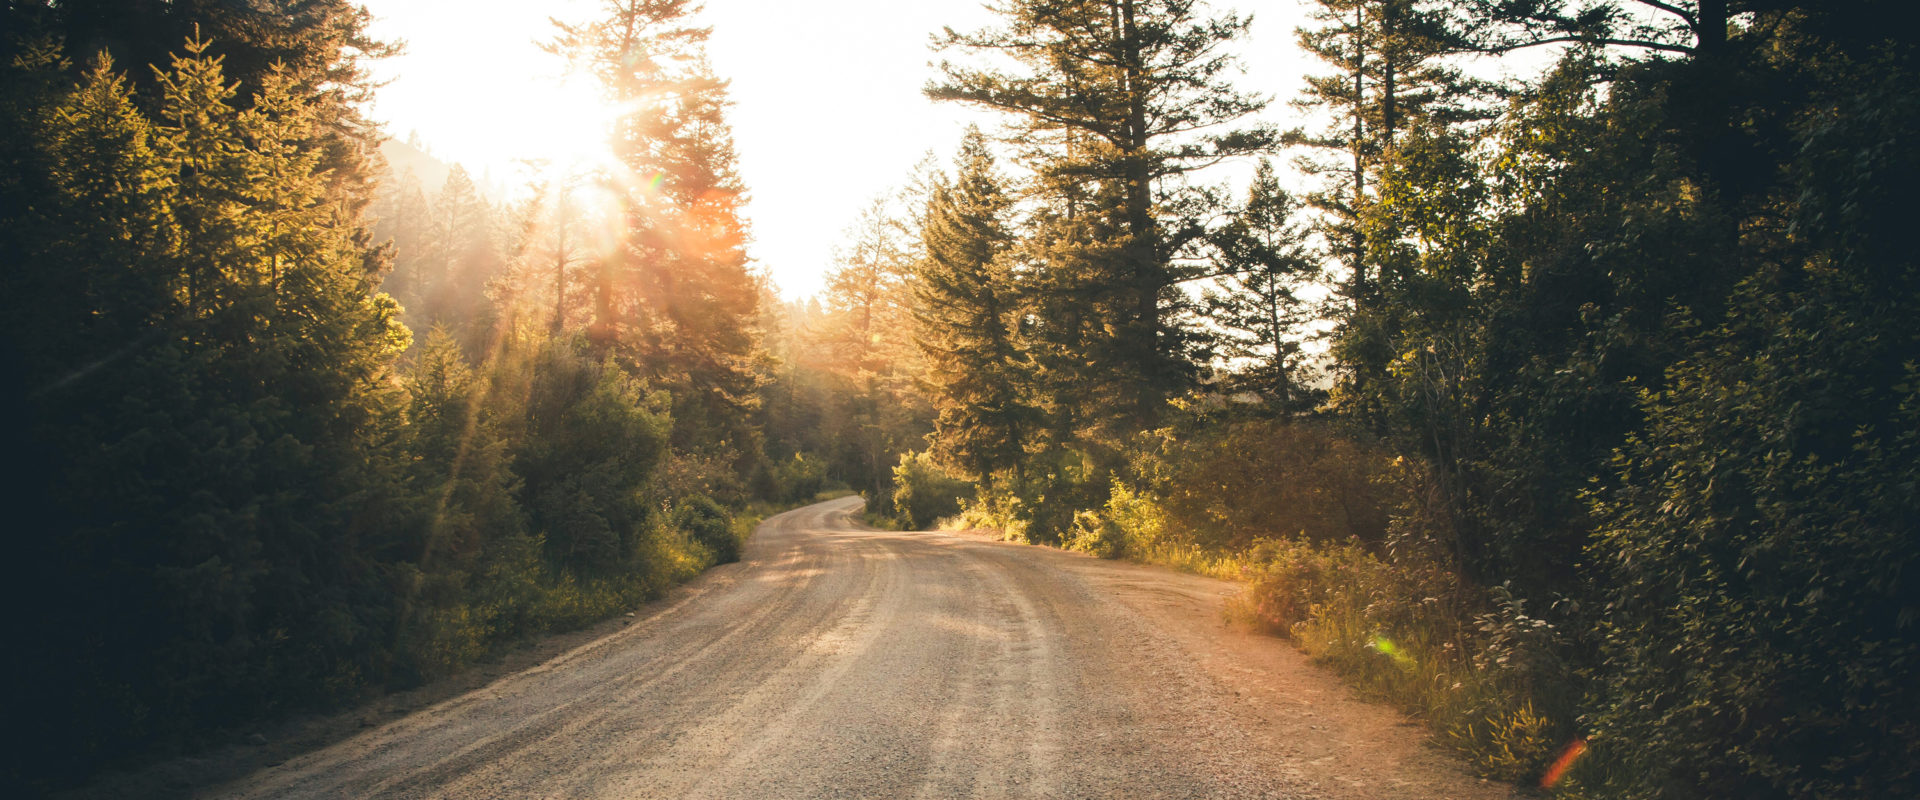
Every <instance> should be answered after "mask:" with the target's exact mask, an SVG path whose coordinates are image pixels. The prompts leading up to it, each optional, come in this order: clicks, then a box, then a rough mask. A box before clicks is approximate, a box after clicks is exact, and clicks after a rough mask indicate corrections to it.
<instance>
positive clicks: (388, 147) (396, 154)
mask: <svg viewBox="0 0 1920 800" xmlns="http://www.w3.org/2000/svg"><path fill="white" fill-rule="evenodd" d="M380 155H382V156H384V157H385V158H386V160H387V174H386V175H385V176H382V178H383V180H382V182H383V183H384V182H386V180H388V179H392V178H397V177H399V176H401V175H405V174H406V173H407V172H408V171H409V170H411V171H412V172H413V175H414V177H415V178H418V179H420V185H421V186H422V187H425V188H427V190H428V191H432V190H433V189H437V188H439V187H440V185H441V184H443V183H446V182H447V175H448V174H449V173H451V172H453V165H452V164H448V163H447V162H444V161H441V160H440V159H438V158H434V157H433V154H431V153H428V152H427V151H426V150H424V149H422V148H421V147H420V146H419V144H417V143H416V142H414V141H401V140H399V139H388V140H386V141H385V142H382V143H381V144H380Z"/></svg>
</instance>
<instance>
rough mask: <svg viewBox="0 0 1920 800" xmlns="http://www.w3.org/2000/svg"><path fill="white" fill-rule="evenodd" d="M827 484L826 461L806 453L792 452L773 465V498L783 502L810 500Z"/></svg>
mask: <svg viewBox="0 0 1920 800" xmlns="http://www.w3.org/2000/svg"><path fill="white" fill-rule="evenodd" d="M826 485H827V462H826V461H824V460H822V459H820V458H818V457H815V456H810V455H807V454H806V453H794V454H793V458H791V459H788V460H786V461H783V462H781V463H779V464H778V465H775V466H774V467H773V491H774V497H773V499H775V500H778V501H780V502H783V503H802V502H806V501H808V500H812V499H813V498H814V496H815V495H818V494H820V490H822V489H824V488H826Z"/></svg>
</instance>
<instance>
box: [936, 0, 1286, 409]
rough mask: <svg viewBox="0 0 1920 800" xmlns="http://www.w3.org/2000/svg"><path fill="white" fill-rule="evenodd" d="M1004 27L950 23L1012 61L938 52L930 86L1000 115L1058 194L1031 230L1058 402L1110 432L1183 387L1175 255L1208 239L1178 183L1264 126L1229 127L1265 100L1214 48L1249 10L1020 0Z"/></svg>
mask: <svg viewBox="0 0 1920 800" xmlns="http://www.w3.org/2000/svg"><path fill="white" fill-rule="evenodd" d="M1001 10H1002V12H1003V13H1004V15H1005V16H1006V17H1007V24H1006V27H1004V28H998V29H989V30H984V31H980V32H977V33H971V34H960V33H955V32H952V31H948V33H947V34H946V35H945V36H944V37H943V38H942V39H941V41H940V43H939V45H940V47H942V48H943V49H947V50H962V51H969V52H972V53H983V54H1000V55H1004V56H1005V57H1010V58H1011V59H1012V60H1013V61H1014V62H1015V66H1014V68H1013V69H999V68H994V67H984V68H979V67H972V66H964V65H958V64H954V63H950V62H949V63H943V64H942V66H941V68H942V70H943V71H944V72H945V75H946V77H945V80H944V82H941V83H937V84H934V85H930V86H929V87H928V89H927V92H928V94H929V96H931V97H933V98H935V99H940V100H952V101H959V102H966V103H970V104H974V105H978V106H982V107H985V108H989V109H993V110H997V111H1001V112H1004V113H1005V114H1007V115H1008V116H1009V117H1010V118H1011V127H1012V129H1013V131H1014V137H1013V138H1016V139H1018V140H1019V141H1022V142H1025V143H1026V144H1027V145H1028V147H1029V148H1030V150H1029V152H1028V154H1027V160H1028V162H1029V165H1030V166H1031V167H1032V169H1033V170H1034V171H1035V173H1036V174H1037V179H1038V183H1039V185H1040V186H1041V187H1043V192H1044V194H1045V196H1046V199H1047V201H1048V202H1049V203H1050V204H1051V205H1052V206H1053V208H1052V209H1051V210H1050V213H1048V214H1047V215H1044V216H1043V217H1042V219H1041V222H1042V223H1043V225H1044V226H1046V228H1047V230H1043V231H1042V232H1041V233H1040V236H1039V237H1038V238H1037V239H1036V244H1037V245H1038V249H1037V250H1036V251H1035V255H1034V258H1035V260H1036V265H1035V271H1036V276H1035V277H1036V291H1037V292H1038V293H1039V294H1040V295H1041V296H1043V297H1047V298H1053V299H1054V300H1056V301H1057V302H1058V303H1059V304H1060V305H1061V306H1062V307H1060V308H1043V309H1039V318H1040V319H1041V320H1043V321H1044V328H1045V330H1043V331H1042V332H1041V333H1040V334H1039V335H1040V336H1041V337H1042V338H1043V339H1044V340H1045V341H1046V346H1045V348H1044V350H1043V352H1042V353H1041V355H1042V357H1043V360H1046V361H1048V362H1050V363H1049V364H1048V365H1047V370H1048V371H1047V373H1046V374H1049V375H1051V376H1053V378H1052V380H1053V382H1054V383H1055V385H1056V386H1057V387H1058V389H1059V391H1060V392H1061V393H1062V399H1061V400H1060V405H1063V406H1073V407H1076V408H1079V409H1081V410H1082V411H1083V412H1084V414H1085V417H1086V422H1087V423H1088V425H1089V426H1090V428H1089V430H1104V431H1105V433H1101V434H1097V436H1099V437H1100V438H1105V439H1108V440H1110V441H1118V440H1119V439H1120V438H1121V437H1123V436H1124V433H1123V432H1124V431H1126V430H1139V429H1141V428H1143V427H1147V426H1150V425H1152V424H1153V423H1154V421H1155V420H1157V419H1159V418H1160V416H1161V414H1162V412H1163V407H1164V405H1165V400H1166V398H1167V397H1169V396H1170V395H1172V394H1176V393H1179V392H1181V391H1183V390H1185V389H1186V388H1188V387H1189V386H1190V385H1191V383H1192V380H1193V378H1194V375H1195V372H1196V364H1195V361H1196V357H1197V355H1198V353H1197V344H1198V342H1197V340H1196V336H1195V334H1194V331H1193V330H1192V329H1191V326H1190V323H1189V321H1188V320H1187V319H1186V317H1187V316H1188V312H1189V311H1190V310H1191V303H1190V299H1189V297H1188V295H1187V294H1186V293H1185V292H1184V291H1183V290H1181V289H1180V288H1179V287H1180V284H1181V283H1182V282H1183V281H1185V280H1186V279H1187V278H1189V277H1191V276H1190V275H1189V274H1188V272H1189V271H1188V270H1187V269H1184V268H1183V267H1182V266H1181V265H1180V264H1179V263H1178V262H1177V261H1176V257H1177V256H1179V255H1180V254H1181V253H1183V252H1185V251H1186V249H1187V248H1188V247H1189V246H1190V245H1191V244H1193V243H1194V242H1195V241H1196V240H1197V239H1198V238H1199V237H1200V236H1201V235H1202V229H1203V226H1202V225H1200V224H1199V222H1198V221H1197V219H1195V217H1194V214H1195V213H1197V211H1198V208H1197V204H1196V203H1193V202H1192V200H1193V197H1192V195H1191V194H1188V193H1184V192H1183V190H1182V188H1181V187H1182V186H1184V185H1185V183H1184V181H1183V180H1182V179H1183V178H1184V177H1185V176H1188V175H1189V174H1190V173H1192V172H1194V171H1195V170H1197V169H1200V168H1203V167H1205V166H1207V165H1209V164H1212V163H1215V162H1217V161H1219V160H1220V159H1223V158H1229V157H1233V156H1239V155H1245V154H1249V153H1254V152H1258V151H1260V150H1262V149H1264V148H1265V147H1267V146H1268V144H1269V142H1270V139H1271V137H1270V136H1269V134H1268V132H1266V131H1265V130H1263V129H1259V128H1245V127H1233V126H1234V125H1235V124H1236V123H1238V122H1239V121H1241V120H1242V119H1243V118H1245V117H1246V116H1247V115H1249V114H1251V113H1253V112H1255V111H1258V110H1259V109H1260V108H1262V107H1263V106H1264V101H1263V100H1261V99H1260V98H1257V97H1254V96H1252V95H1249V94H1246V93H1243V92H1239V91H1236V90H1235V89H1234V88H1233V87H1232V86H1231V85H1230V83H1229V82H1228V78H1227V75H1228V73H1229V71H1230V70H1231V69H1232V67H1233V66H1234V65H1235V62H1234V60H1233V59H1232V58H1231V57H1230V56H1228V55H1226V54H1224V53H1223V52H1222V45H1224V44H1225V43H1227V42H1229V41H1232V40H1233V39H1235V38H1237V37H1239V36H1241V35H1242V34H1243V33H1244V32H1245V30H1246V27H1247V20H1246V19H1245V18H1241V17H1237V16H1232V15H1227V16H1207V15H1205V14H1204V13H1203V10H1202V8H1201V6H1200V5H1199V4H1198V3H1196V2H1192V0H1075V1H1073V2H1055V1H1053V0H1049V1H1047V2H1041V1H1040V0H1020V1H1019V2H1011V3H1008V4H1007V5H1006V6H1005V7H1004V8H1002V9H1001Z"/></svg>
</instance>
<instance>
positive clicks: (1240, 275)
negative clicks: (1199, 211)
mask: <svg viewBox="0 0 1920 800" xmlns="http://www.w3.org/2000/svg"><path fill="white" fill-rule="evenodd" d="M1299 215H1300V206H1299V203H1298V202H1296V201H1295V200H1294V199H1293V197H1292V196H1290V195H1288V194H1287V192H1286V190H1285V189H1283V188H1281V187H1280V181H1279V178H1278V177H1276V176H1275V175H1274V173H1273V165H1272V164H1271V163H1270V162H1268V161H1266V160H1265V159H1262V160H1261V161H1260V166H1259V168H1258V170H1257V171H1255V173H1254V176H1253V182H1252V183H1251V184H1250V185H1249V186H1248V187H1247V200H1246V204H1245V205H1244V206H1242V207H1241V208H1240V209H1238V213H1237V214H1236V215H1235V218H1234V220H1233V221H1232V222H1231V223H1229V224H1228V225H1227V226H1226V227H1225V228H1223V229H1221V230H1220V231H1218V232H1216V233H1214V234H1213V236H1212V237H1211V238H1212V240H1213V242H1214V246H1215V248H1216V249H1217V251H1218V257H1219V258H1220V260H1221V261H1222V272H1223V273H1224V274H1222V275H1221V276H1220V277H1218V278H1216V279H1215V284H1216V285H1217V287H1218V288H1217V289H1213V290H1209V291H1207V292H1206V294H1205V297H1206V317H1207V320H1208V321H1209V322H1210V323H1212V324H1213V325H1214V326H1215V327H1216V328H1218V329H1219V331H1220V334H1221V336H1220V344H1219V351H1218V355H1219V357H1220V358H1222V359H1225V360H1226V361H1227V363H1228V364H1229V365H1230V366H1229V370H1230V373H1229V378H1228V380H1227V381H1226V383H1225V387H1224V388H1226V389H1227V390H1229V391H1247V392H1252V393H1254V394H1255V395H1257V396H1258V397H1260V398H1261V399H1262V400H1263V401H1264V402H1265V404H1266V405H1267V406H1268V407H1270V408H1272V409H1274V410H1278V411H1283V412H1285V411H1296V410H1303V409H1305V408H1307V407H1310V406H1311V403H1312V400H1313V393H1312V391H1311V390H1310V389H1308V387H1306V386H1305V385H1303V383H1302V382H1301V381H1300V378H1299V375H1298V371H1299V369H1300V360H1301V349H1300V348H1301V343H1302V339H1303V337H1304V336H1305V335H1306V334H1305V332H1304V331H1302V330H1301V327H1302V325H1303V324H1304V323H1305V322H1306V321H1307V320H1306V317H1307V312H1308V311H1309V309H1308V307H1307V304H1306V302H1305V301H1304V300H1302V299H1301V298H1300V296H1299V294H1298V292H1299V291H1300V289H1301V288H1302V287H1303V286H1304V285H1305V284H1306V283H1307V282H1309V281H1311V280H1313V279H1315V278H1316V277H1318V271H1319V267H1318V264H1317V263H1315V261H1314V260H1313V258H1312V255H1311V253H1310V252H1309V251H1308V245H1307V236H1308V232H1307V230H1306V225H1305V223H1304V222H1303V221H1301V220H1300V219H1299Z"/></svg>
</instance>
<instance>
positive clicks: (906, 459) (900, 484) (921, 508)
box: [893, 452, 973, 530]
mask: <svg viewBox="0 0 1920 800" xmlns="http://www.w3.org/2000/svg"><path fill="white" fill-rule="evenodd" d="M893 482H894V489H893V508H894V519H895V520H896V521H898V522H899V523H900V524H901V525H904V526H905V527H907V528H909V529H913V530H924V529H927V528H931V527H933V525H934V523H936V522H939V521H940V520H941V519H942V518H944V517H951V516H953V515H955V514H958V513H960V504H961V501H962V500H964V499H965V498H967V497H968V496H970V495H972V494H973V484H971V483H968V482H966V481H963V480H961V479H959V478H955V477H953V476H951V475H948V474H947V472H946V470H943V469H941V468H940V466H939V465H937V464H935V463H933V459H932V458H931V457H930V456H928V455H927V454H926V453H925V452H919V453H907V454H905V455H902V456H900V465H899V466H897V467H894V468H893Z"/></svg>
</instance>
